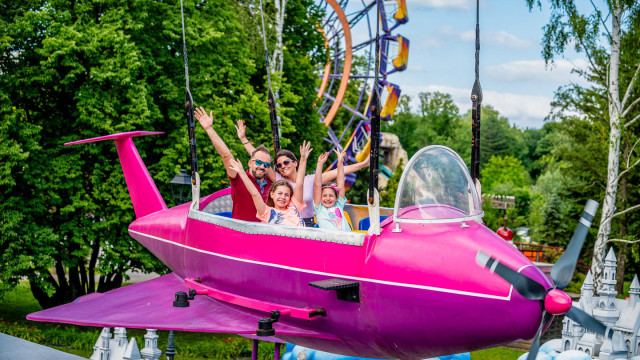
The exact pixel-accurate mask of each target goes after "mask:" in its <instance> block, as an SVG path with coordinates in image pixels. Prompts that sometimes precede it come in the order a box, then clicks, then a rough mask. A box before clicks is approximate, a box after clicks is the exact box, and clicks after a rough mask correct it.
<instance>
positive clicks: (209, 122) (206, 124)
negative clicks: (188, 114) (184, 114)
mask: <svg viewBox="0 0 640 360" xmlns="http://www.w3.org/2000/svg"><path fill="white" fill-rule="evenodd" d="M193 113H194V116H195V117H196V119H198V121H199V122H200V125H201V126H202V127H203V128H204V129H205V130H207V129H208V128H213V111H211V112H209V115H207V112H206V111H205V110H204V108H203V107H202V106H201V107H199V108H196V110H195V111H194V112H193Z"/></svg>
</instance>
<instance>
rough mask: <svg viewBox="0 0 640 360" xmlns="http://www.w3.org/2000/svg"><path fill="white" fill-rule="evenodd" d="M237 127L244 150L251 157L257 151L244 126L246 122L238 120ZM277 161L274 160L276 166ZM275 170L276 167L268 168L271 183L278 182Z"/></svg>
mask: <svg viewBox="0 0 640 360" xmlns="http://www.w3.org/2000/svg"><path fill="white" fill-rule="evenodd" d="M235 127H236V134H238V139H240V141H241V142H242V146H244V149H245V150H247V153H249V155H251V154H253V152H254V151H256V148H255V146H253V144H252V143H251V142H250V141H249V140H248V139H247V128H246V127H245V126H244V120H238V125H235ZM276 160H277V159H273V163H274V164H275V162H276ZM274 168H275V166H274V167H273V168H271V167H269V168H267V177H268V178H269V180H271V182H274V181H276V171H275V170H274Z"/></svg>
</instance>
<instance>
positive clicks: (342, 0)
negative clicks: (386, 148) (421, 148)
mask: <svg viewBox="0 0 640 360" xmlns="http://www.w3.org/2000/svg"><path fill="white" fill-rule="evenodd" d="M318 5H319V6H320V7H321V8H323V9H324V10H325V14H326V15H325V18H324V19H323V23H322V24H320V25H319V31H320V32H322V33H323V35H324V38H325V46H326V48H327V49H328V51H329V58H328V60H327V63H326V64H325V65H324V67H323V68H322V69H319V70H318V75H319V77H320V79H321V82H320V87H319V88H318V89H317V90H318V94H317V96H318V101H317V102H316V108H317V109H318V113H320V121H322V122H323V123H324V124H325V125H326V126H327V137H326V138H325V140H326V141H328V142H329V143H331V147H332V148H334V147H338V148H341V149H342V148H344V149H346V150H347V155H348V162H358V161H362V160H364V159H365V158H366V157H367V154H368V153H369V147H370V137H369V135H370V131H371V127H370V124H369V123H370V118H371V114H370V113H369V112H368V111H367V109H368V106H367V104H368V102H369V101H370V99H371V95H372V93H373V88H374V86H377V87H378V91H379V93H380V94H381V101H382V104H383V107H382V112H381V119H382V120H390V119H391V118H392V117H393V113H394V111H395V108H396V106H397V104H398V100H399V98H400V92H401V90H400V87H399V86H398V85H396V84H393V83H391V82H389V81H388V80H387V77H388V76H389V75H391V74H393V73H394V72H397V71H403V70H405V69H406V68H407V61H408V56H409V40H408V39H407V38H405V37H404V36H402V35H399V34H394V30H395V29H396V28H398V27H399V26H400V25H402V24H405V23H406V22H407V21H408V20H409V18H408V13H407V6H406V2H405V0H369V1H367V0H351V1H349V0H319V3H318ZM375 11H379V12H380V20H381V21H380V25H381V29H380V30H382V34H381V35H380V42H381V44H380V74H379V80H378V83H377V84H374V77H375V65H374V64H375V61H374V60H375V55H376V54H375V41H376V16H377V14H376V13H375ZM347 96H348V99H346V98H345V97H347ZM337 122H339V123H340V124H339V125H338V126H336V123H337ZM334 166H335V162H334V164H332V167H334ZM354 181H355V175H354V174H349V175H347V183H349V184H352V183H353V182H354Z"/></svg>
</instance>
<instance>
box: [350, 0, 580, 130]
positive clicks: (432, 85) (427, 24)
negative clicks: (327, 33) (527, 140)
mask: <svg viewBox="0 0 640 360" xmlns="http://www.w3.org/2000/svg"><path fill="white" fill-rule="evenodd" d="M407 10H408V14H409V21H408V23H406V24H404V25H401V26H400V27H398V28H397V29H396V30H394V32H393V33H395V34H401V35H403V36H404V37H406V38H408V39H409V41H410V46H409V62H408V68H407V70H405V71H403V72H398V73H395V74H392V75H390V76H389V77H388V80H389V81H390V82H392V83H395V84H398V85H400V88H401V89H402V93H403V94H407V95H410V96H411V97H412V98H413V102H412V105H413V106H414V108H415V109H417V107H416V105H417V103H418V101H417V94H418V93H420V92H423V91H441V92H446V93H449V94H451V95H452V96H453V98H454V101H455V103H456V105H457V106H458V107H459V108H460V112H461V113H465V112H466V111H467V110H469V109H470V108H471V100H470V99H469V98H470V95H471V87H472V86H473V82H474V80H475V25H476V2H475V1H473V0H407ZM549 15H550V12H549V11H548V9H543V10H542V11H541V10H540V9H539V8H537V7H536V8H534V9H533V10H532V11H531V12H530V11H529V9H528V8H527V6H526V3H525V1H524V0H482V1H481V2H480V84H481V86H482V90H483V95H484V101H483V105H491V106H493V107H494V108H495V109H497V110H498V111H499V113H500V114H501V115H502V116H504V117H506V118H508V119H509V123H510V124H515V125H516V126H518V127H519V128H522V129H524V128H540V127H542V125H543V124H544V118H545V117H546V116H547V115H548V114H549V111H550V109H551V108H550V102H551V101H552V99H553V96H554V92H555V91H556V90H557V89H558V87H559V86H561V85H566V84H569V83H571V82H574V83H579V84H582V85H586V83H585V82H584V80H582V79H581V78H580V77H578V76H577V75H576V74H572V73H571V70H572V69H573V68H585V67H586V63H587V62H586V59H585V57H584V55H582V54H579V53H576V52H575V51H573V50H572V49H569V50H568V51H567V52H566V53H565V54H564V56H563V57H559V58H557V59H556V61H555V65H554V66H552V67H549V66H545V62H544V60H543V59H542V55H541V49H542V46H541V45H540V44H541V40H542V36H543V29H542V28H543V27H544V26H545V25H546V24H547V22H548V19H549ZM361 33H362V32H361ZM362 36H363V35H362V34H354V39H355V41H357V39H358V38H361V37H362Z"/></svg>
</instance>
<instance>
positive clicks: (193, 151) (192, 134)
mask: <svg viewBox="0 0 640 360" xmlns="http://www.w3.org/2000/svg"><path fill="white" fill-rule="evenodd" d="M180 15H181V16H182V51H183V55H184V77H185V80H186V86H187V95H186V100H185V105H184V106H185V117H186V118H187V131H188V133H189V153H190V155H191V184H192V185H196V173H197V172H198V170H199V168H198V151H197V147H196V123H195V121H194V116H193V110H194V107H193V97H192V96H191V90H190V89H189V58H188V56H187V39H186V36H185V31H184V7H183V4H182V0H180Z"/></svg>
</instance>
